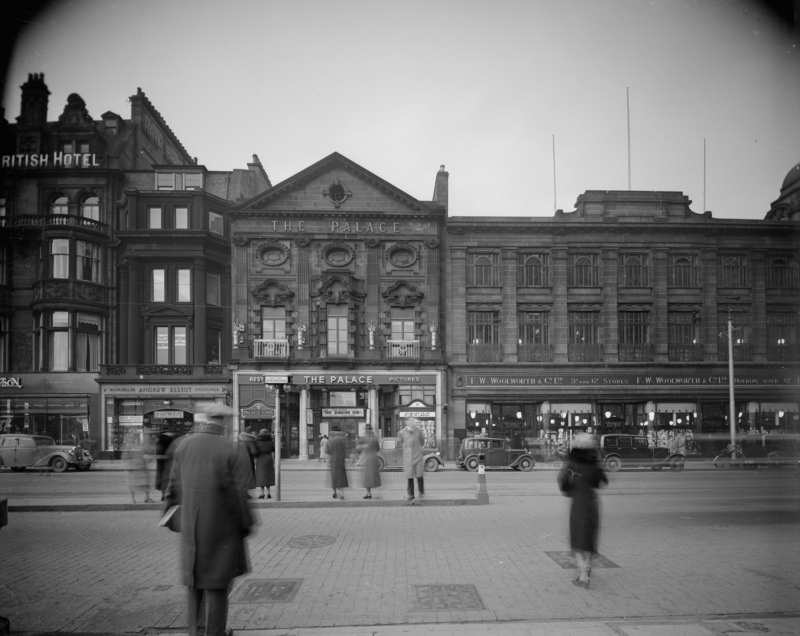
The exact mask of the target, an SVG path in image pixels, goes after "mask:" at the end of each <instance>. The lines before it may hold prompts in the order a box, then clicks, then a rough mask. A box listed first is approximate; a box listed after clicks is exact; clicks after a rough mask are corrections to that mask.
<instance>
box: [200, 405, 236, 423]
mask: <svg viewBox="0 0 800 636" xmlns="http://www.w3.org/2000/svg"><path fill="white" fill-rule="evenodd" d="M205 411H206V417H207V418H209V419H210V418H212V417H230V416H231V415H233V409H232V408H231V407H230V406H227V405H226V404H219V403H214V404H212V405H211V406H209V407H208V408H206V410H205Z"/></svg>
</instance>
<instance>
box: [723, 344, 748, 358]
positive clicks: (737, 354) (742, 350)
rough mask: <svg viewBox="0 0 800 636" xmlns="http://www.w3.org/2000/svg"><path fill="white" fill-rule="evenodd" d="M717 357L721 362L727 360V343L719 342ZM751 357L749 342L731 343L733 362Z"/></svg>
mask: <svg viewBox="0 0 800 636" xmlns="http://www.w3.org/2000/svg"><path fill="white" fill-rule="evenodd" d="M719 359H720V360H721V361H723V362H727V361H728V345H727V343H724V342H723V343H721V344H720V347H719ZM752 359H753V345H751V344H750V343H749V342H743V343H741V344H735V345H733V360H734V362H747V361H749V360H752Z"/></svg>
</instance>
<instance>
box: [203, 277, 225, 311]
mask: <svg viewBox="0 0 800 636" xmlns="http://www.w3.org/2000/svg"><path fill="white" fill-rule="evenodd" d="M220 285H221V283H220V276H219V274H206V304H208V305H212V306H214V307H219V306H220V304H222V301H221V299H222V291H221V289H220Z"/></svg>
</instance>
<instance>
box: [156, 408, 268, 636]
mask: <svg viewBox="0 0 800 636" xmlns="http://www.w3.org/2000/svg"><path fill="white" fill-rule="evenodd" d="M232 413H233V411H232V409H231V408H230V407H228V406H225V405H223V404H214V405H212V406H211V407H209V408H208V409H207V411H206V421H205V422H202V421H199V422H197V423H196V424H195V430H194V431H193V432H192V434H191V435H187V436H186V438H185V439H184V440H183V441H182V442H181V443H180V444H179V445H178V447H177V449H176V450H175V456H174V459H173V462H172V471H171V474H170V479H169V483H168V485H167V492H166V495H165V496H166V508H165V510H168V509H169V508H170V507H171V506H173V505H178V504H179V505H180V509H179V511H178V514H179V515H180V533H181V541H180V545H181V553H180V575H181V582H182V583H183V584H184V585H186V586H187V587H188V614H189V616H188V625H189V634H190V636H198V635H199V634H201V633H204V634H205V635H206V636H226V635H227V634H232V633H233V632H232V631H231V630H230V629H228V628H227V626H226V623H227V618H228V593H229V591H230V588H231V583H232V581H233V579H234V578H236V577H237V576H241V575H242V574H245V573H246V572H248V571H249V569H250V567H249V563H248V557H247V548H246V545H245V537H247V535H248V534H250V530H251V527H252V526H253V518H252V516H251V514H250V507H249V505H248V496H247V487H248V486H249V483H250V480H251V479H252V471H251V469H250V467H249V466H248V461H249V459H248V457H247V455H246V453H243V452H242V451H241V448H238V447H237V444H236V443H235V442H234V441H233V440H232V439H230V437H229V436H228V434H229V426H230V416H231V415H232ZM203 601H205V603H203ZM201 607H205V621H203V620H202V617H201V616H200V609H201ZM203 622H205V631H204V632H200V631H198V626H199V625H202V624H203Z"/></svg>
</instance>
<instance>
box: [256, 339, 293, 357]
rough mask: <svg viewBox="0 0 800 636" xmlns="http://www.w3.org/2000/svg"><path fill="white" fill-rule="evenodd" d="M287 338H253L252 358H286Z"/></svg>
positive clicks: (287, 352) (287, 349) (287, 350)
mask: <svg viewBox="0 0 800 636" xmlns="http://www.w3.org/2000/svg"><path fill="white" fill-rule="evenodd" d="M288 357H289V341H288V340H266V339H257V340H253V358H272V359H275V358H288Z"/></svg>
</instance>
